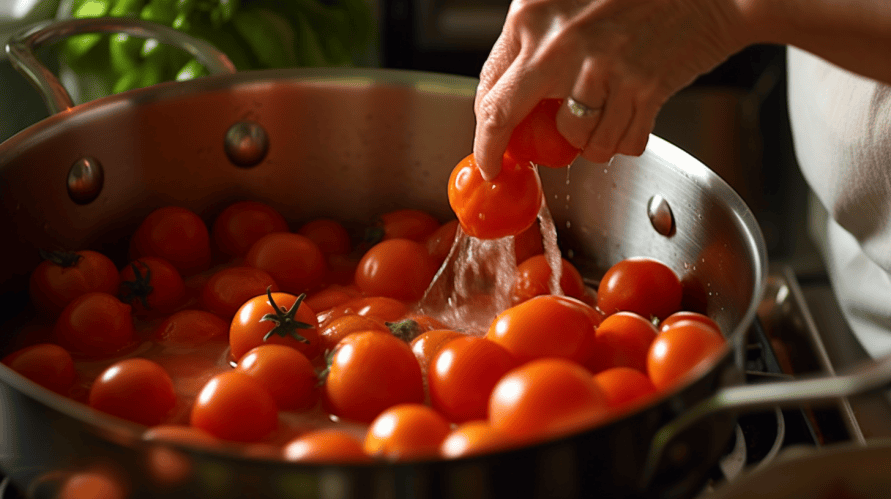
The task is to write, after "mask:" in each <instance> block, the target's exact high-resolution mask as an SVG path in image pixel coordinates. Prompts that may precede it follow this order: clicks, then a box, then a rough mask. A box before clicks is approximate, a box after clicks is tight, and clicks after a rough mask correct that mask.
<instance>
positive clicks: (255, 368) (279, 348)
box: [236, 344, 318, 411]
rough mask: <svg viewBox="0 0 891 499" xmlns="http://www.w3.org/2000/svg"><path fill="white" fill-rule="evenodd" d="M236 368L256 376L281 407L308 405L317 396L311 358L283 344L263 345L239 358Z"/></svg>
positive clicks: (303, 407)
mask: <svg viewBox="0 0 891 499" xmlns="http://www.w3.org/2000/svg"><path fill="white" fill-rule="evenodd" d="M236 370H238V371H240V372H243V373H245V374H247V375H248V376H250V377H252V378H254V379H256V380H257V381H259V382H260V384H262V385H263V386H264V387H266V389H267V390H268V391H269V394H270V395H272V398H274V399H275V402H276V404H277V405H278V408H279V410H282V411H297V410H302V409H308V408H309V407H312V406H313V405H315V403H316V401H317V400H318V392H317V391H316V384H317V382H318V379H317V378H316V371H315V368H314V367H313V365H312V363H311V362H310V361H309V359H307V358H306V356H305V355H303V354H302V353H300V352H298V351H297V350H295V349H293V348H291V347H287V346H284V345H272V344H267V345H260V346H258V347H256V348H253V349H252V350H250V351H248V353H246V354H245V355H244V356H243V357H242V358H241V360H239V361H238V367H236Z"/></svg>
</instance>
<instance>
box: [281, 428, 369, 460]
mask: <svg viewBox="0 0 891 499" xmlns="http://www.w3.org/2000/svg"><path fill="white" fill-rule="evenodd" d="M282 454H283V455H284V458H285V459H286V460H288V461H296V462H309V463H364V462H368V461H371V457H370V456H369V455H368V454H366V453H365V449H364V448H363V446H362V441H361V440H360V439H359V438H358V437H356V436H355V435H353V434H352V433H349V432H347V431H345V430H340V429H336V428H324V429H321V430H314V431H310V432H308V433H304V434H303V435H300V436H299V437H297V438H295V439H293V440H291V441H290V442H288V443H287V444H285V446H284V449H282Z"/></svg>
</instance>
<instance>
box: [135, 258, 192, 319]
mask: <svg viewBox="0 0 891 499" xmlns="http://www.w3.org/2000/svg"><path fill="white" fill-rule="evenodd" d="M120 277H121V292H120V297H121V301H123V302H125V303H129V304H130V305H132V306H133V313H134V314H136V315H138V316H160V315H164V314H169V313H171V312H173V311H174V310H176V309H178V308H180V307H181V306H182V305H184V304H185V302H186V284H185V282H184V281H183V278H182V276H181V275H180V273H179V271H178V270H176V267H174V266H173V264H171V263H170V262H168V261H167V260H165V259H163V258H160V257H154V256H146V257H142V258H140V259H138V260H134V261H132V262H130V264H129V265H127V266H126V267H124V268H123V269H122V270H121V275H120Z"/></svg>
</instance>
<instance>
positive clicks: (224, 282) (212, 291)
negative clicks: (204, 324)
mask: <svg viewBox="0 0 891 499" xmlns="http://www.w3.org/2000/svg"><path fill="white" fill-rule="evenodd" d="M267 289H271V290H272V291H273V292H275V291H278V284H276V282H275V279H273V278H272V276H271V275H269V273H268V272H266V271H265V270H261V269H258V268H255V267H246V266H245V267H240V266H239V267H228V268H225V269H222V270H219V271H217V272H215V273H214V274H213V275H212V276H210V278H209V279H208V280H207V282H205V283H204V286H202V287H201V295H200V298H199V301H200V303H201V306H202V308H204V309H205V310H207V311H208V312H213V313H214V314H217V315H219V316H220V317H222V318H224V319H227V320H229V319H232V317H234V316H235V312H237V311H238V309H239V308H241V306H242V305H244V303H245V302H246V301H248V300H250V299H251V298H253V297H255V296H260V295H264V294H266V290H267Z"/></svg>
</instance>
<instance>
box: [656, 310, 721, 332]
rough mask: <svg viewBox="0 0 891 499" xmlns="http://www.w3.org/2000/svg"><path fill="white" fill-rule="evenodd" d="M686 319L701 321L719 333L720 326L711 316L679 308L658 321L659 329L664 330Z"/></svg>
mask: <svg viewBox="0 0 891 499" xmlns="http://www.w3.org/2000/svg"><path fill="white" fill-rule="evenodd" d="M686 320H693V321H698V322H701V323H703V324H705V325H706V326H709V327H711V328H714V330H715V331H717V332H719V333H720V332H721V327H720V326H718V323H717V322H715V321H714V320H713V319H712V318H711V317H709V316H707V315H705V314H701V313H699V312H690V311H688V310H681V311H679V312H675V313H673V314H671V315H669V316H668V317H666V318H665V320H663V321H662V322H660V323H659V331H665V330H666V329H668V328H669V327H671V326H673V325H674V324H677V323H678V322H681V321H686Z"/></svg>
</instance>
